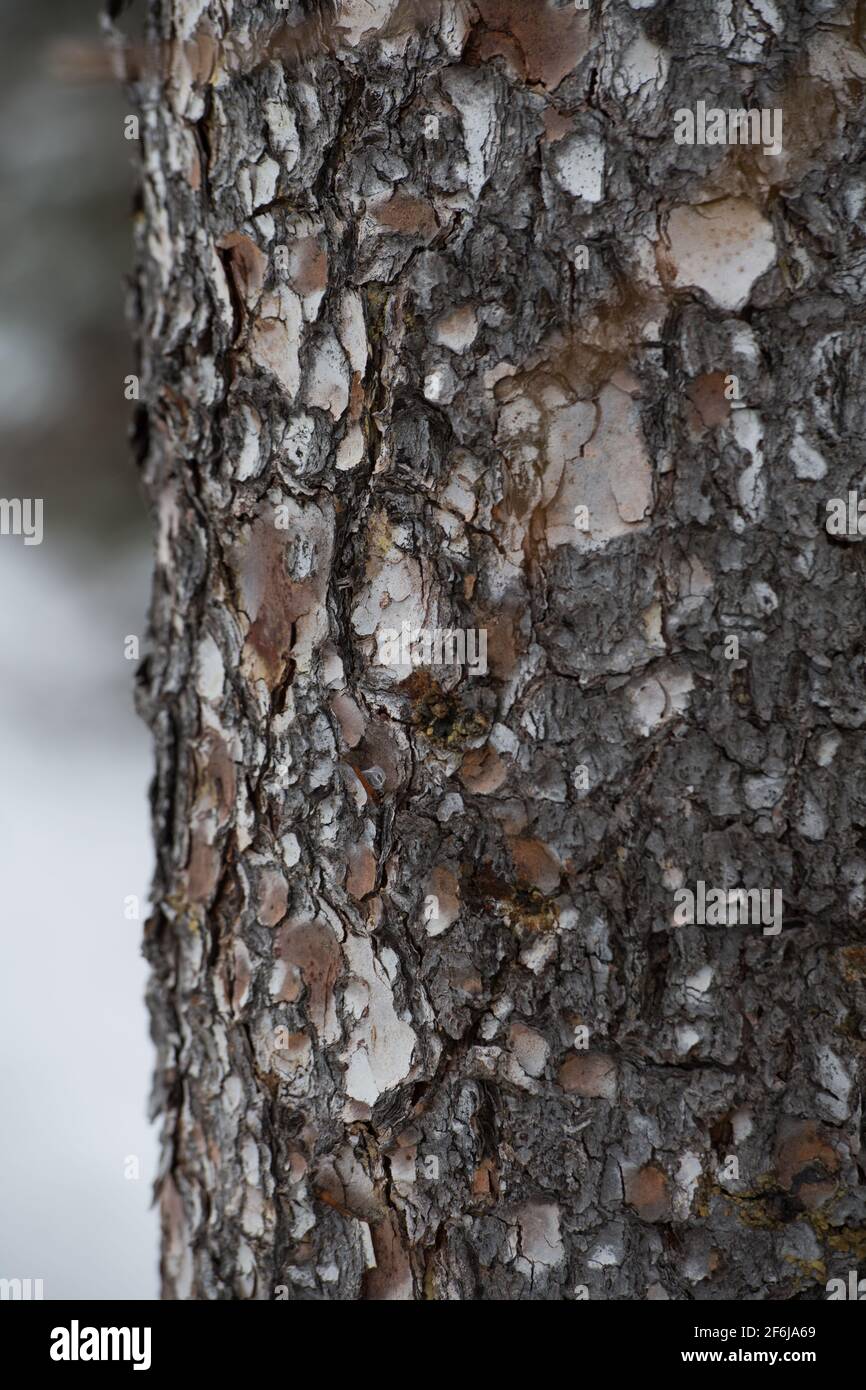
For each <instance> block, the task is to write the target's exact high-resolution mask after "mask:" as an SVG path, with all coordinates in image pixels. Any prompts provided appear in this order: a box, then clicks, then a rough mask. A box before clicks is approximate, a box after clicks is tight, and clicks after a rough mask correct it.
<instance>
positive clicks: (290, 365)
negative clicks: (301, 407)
mask: <svg viewBox="0 0 866 1390" xmlns="http://www.w3.org/2000/svg"><path fill="white" fill-rule="evenodd" d="M263 310H264V312H263V314H262V316H261V318H259V319H258V320H257V321H256V323H255V324H254V326H253V332H252V340H251V345H250V354H251V356H252V359H253V361H254V362H256V363H258V365H259V366H260V367H264V368H265V370H266V371H269V372H271V373H272V374H273V375H274V376H275V377H276V378H277V380H278V381H279V382H280V383H281V385H282V386H283V387H284V388H285V390H286V392H287V394H288V396H289V398H290V399H291V400H294V398H295V396H296V395H297V394H298V388H299V387H300V384H301V364H300V357H299V349H300V342H301V323H302V315H301V301H300V300H299V299H298V297H297V295H296V294H293V293H292V291H291V290H288V289H283V290H282V291H281V292H280V294H279V296H276V295H270V296H268V299H267V301H266V303H265V304H264V305H263Z"/></svg>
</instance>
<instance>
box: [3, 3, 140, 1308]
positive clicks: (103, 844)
mask: <svg viewBox="0 0 866 1390" xmlns="http://www.w3.org/2000/svg"><path fill="white" fill-rule="evenodd" d="M96 12H97V5H96V3H95V0H52V4H51V5H50V6H36V5H25V4H22V3H21V0H0V31H2V32H0V73H2V79H3V80H2V82H0V181H2V187H3V198H2V200H0V234H2V244H3V256H2V257H0V496H2V497H42V498H43V499H44V529H45V535H44V541H43V543H42V545H41V546H25V545H24V543H23V539H21V538H19V537H14V536H0V639H2V640H0V788H2V790H0V928H2V931H0V1020H2V1023H0V1033H2V1038H0V1041H2V1046H0V1116H2V1122H0V1277H2V1278H10V1279H11V1278H21V1279H26V1278H30V1279H37V1278H41V1279H43V1281H44V1296H45V1298H46V1299H55V1298H87V1299H95V1298H123V1299H139V1298H144V1299H150V1298H155V1297H157V1222H156V1217H155V1213H154V1211H153V1210H152V1208H151V1187H152V1182H153V1176H154V1170H155V1164H156V1135H155V1131H154V1130H153V1128H151V1127H150V1126H149V1125H148V1123H147V1120H146V1107H147V1097H148V1092H149V1087H150V1073H151V1067H152V1054H151V1046H150V1041H149V1038H148V1032H147V1016H146V1010H145V1006H144V1000H143V995H144V987H145V981H146V968H145V964H144V962H143V960H142V958H141V955H140V940H141V932H142V921H137V922H136V921H128V920H126V919H125V917H124V899H125V898H126V897H127V896H128V895H131V894H135V895H137V897H138V898H139V899H140V902H141V905H142V917H143V916H144V915H145V913H146V904H147V892H148V885H149V880H150V874H151V867H152V856H151V849H150V838H149V835H150V832H149V821H148V806H147V787H148V783H149V779H150V773H151V752H150V736H149V734H148V731H147V729H146V728H145V727H144V726H143V724H141V723H140V722H139V720H138V718H137V716H136V714H135V712H134V709H133V681H134V672H135V666H136V663H135V662H133V661H126V660H125V659H124V654H123V644H124V637H125V636H126V635H127V634H130V633H134V634H137V635H138V636H139V637H140V638H143V634H144V626H145V611H146V605H147V599H148V587H149V573H150V541H149V528H148V522H147V517H146V514H145V509H144V505H143V502H142V500H141V497H140V495H139V490H138V484H137V479H136V475H135V471H134V468H133V465H132V463H131V459H130V451H129V448H128V445H127V442H126V429H127V425H128V422H129V418H130V416H129V411H130V406H129V404H128V403H127V402H126V401H125V400H124V395H123V377H124V375H125V374H126V373H127V372H131V371H134V359H133V354H132V348H131V344H130V338H129V331H128V328H127V325H126V323H125V321H124V286H123V277H124V274H126V273H127V272H128V270H129V267H130V264H131V257H132V250H131V236H130V230H129V226H130V200H131V195H132V188H133V186H134V173H133V167H132V158H131V153H130V147H129V146H128V145H127V144H126V143H125V142H124V140H123V134H122V132H123V116H124V114H125V113H126V112H127V110H128V109H129V108H128V103H127V101H126V100H125V98H124V96H123V93H122V92H121V91H120V90H119V89H117V88H116V87H115V86H113V85H112V84H111V83H103V84H98V83H85V82H81V83H78V84H70V83H69V82H63V81H60V80H58V79H57V77H56V76H54V75H52V70H51V64H50V61H49V57H48V55H49V50H50V46H51V44H52V43H53V42H55V41H56V40H58V39H62V38H63V37H65V36H71V37H74V38H84V39H90V40H92V41H93V42H95V43H98V42H99V33H98V28H97V20H96ZM133 153H134V151H133ZM142 645H143V644H142ZM132 1155H134V1156H135V1157H137V1159H138V1160H139V1167H140V1177H139V1178H138V1180H137V1181H136V1180H129V1179H128V1178H127V1177H125V1175H124V1173H125V1168H126V1169H129V1168H130V1167H131V1165H130V1164H128V1163H127V1159H128V1157H129V1156H132Z"/></svg>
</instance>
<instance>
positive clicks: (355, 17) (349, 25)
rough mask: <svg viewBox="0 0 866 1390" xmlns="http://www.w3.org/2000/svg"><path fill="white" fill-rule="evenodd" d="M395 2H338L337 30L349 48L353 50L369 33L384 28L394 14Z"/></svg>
mask: <svg viewBox="0 0 866 1390" xmlns="http://www.w3.org/2000/svg"><path fill="white" fill-rule="evenodd" d="M396 4H397V0H340V10H339V16H338V19H337V28H338V30H339V32H340V34H341V35H342V37H343V38H344V39H345V42H346V43H347V44H348V45H349V47H350V48H355V47H356V46H357V45H358V44H359V43H360V42H361V39H362V38H363V37H364V35H365V34H369V33H370V31H371V30H372V31H374V32H375V31H377V30H379V29H382V28H384V26H385V25H386V24H387V23H388V20H389V19H390V18H391V15H392V14H393V13H394V9H395V7H396Z"/></svg>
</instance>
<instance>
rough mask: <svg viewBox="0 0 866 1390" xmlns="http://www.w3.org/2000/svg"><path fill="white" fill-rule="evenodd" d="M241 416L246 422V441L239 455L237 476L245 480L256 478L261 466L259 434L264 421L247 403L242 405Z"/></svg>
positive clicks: (236, 469)
mask: <svg viewBox="0 0 866 1390" xmlns="http://www.w3.org/2000/svg"><path fill="white" fill-rule="evenodd" d="M241 416H242V418H243V422H244V441H243V444H242V445H241V451H240V454H239V455H238V461H237V466H236V468H235V477H236V478H238V479H239V480H240V481H241V482H243V481H244V480H245V479H246V478H254V477H255V476H256V474H257V473H258V472H259V469H260V467H261V455H260V451H259V436H260V431H261V423H262V422H261V420H260V419H259V416H258V413H257V412H256V411H255V410H251V409H250V407H249V406H247V405H245V406H243V407H242V410H241Z"/></svg>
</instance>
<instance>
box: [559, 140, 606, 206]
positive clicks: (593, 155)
mask: <svg viewBox="0 0 866 1390" xmlns="http://www.w3.org/2000/svg"><path fill="white" fill-rule="evenodd" d="M553 170H554V174H555V177H556V181H557V183H558V184H559V185H560V186H561V187H562V188H564V189H565V191H566V193H570V194H571V195H572V197H573V198H583V199H584V200H585V201H586V202H587V203H598V202H600V201H601V199H602V197H603V196H604V142H603V141H602V140H601V139H600V137H599V136H597V135H574V136H572V137H571V139H570V140H563V141H560V142H558V144H557V146H556V150H555V153H554V155H553Z"/></svg>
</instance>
